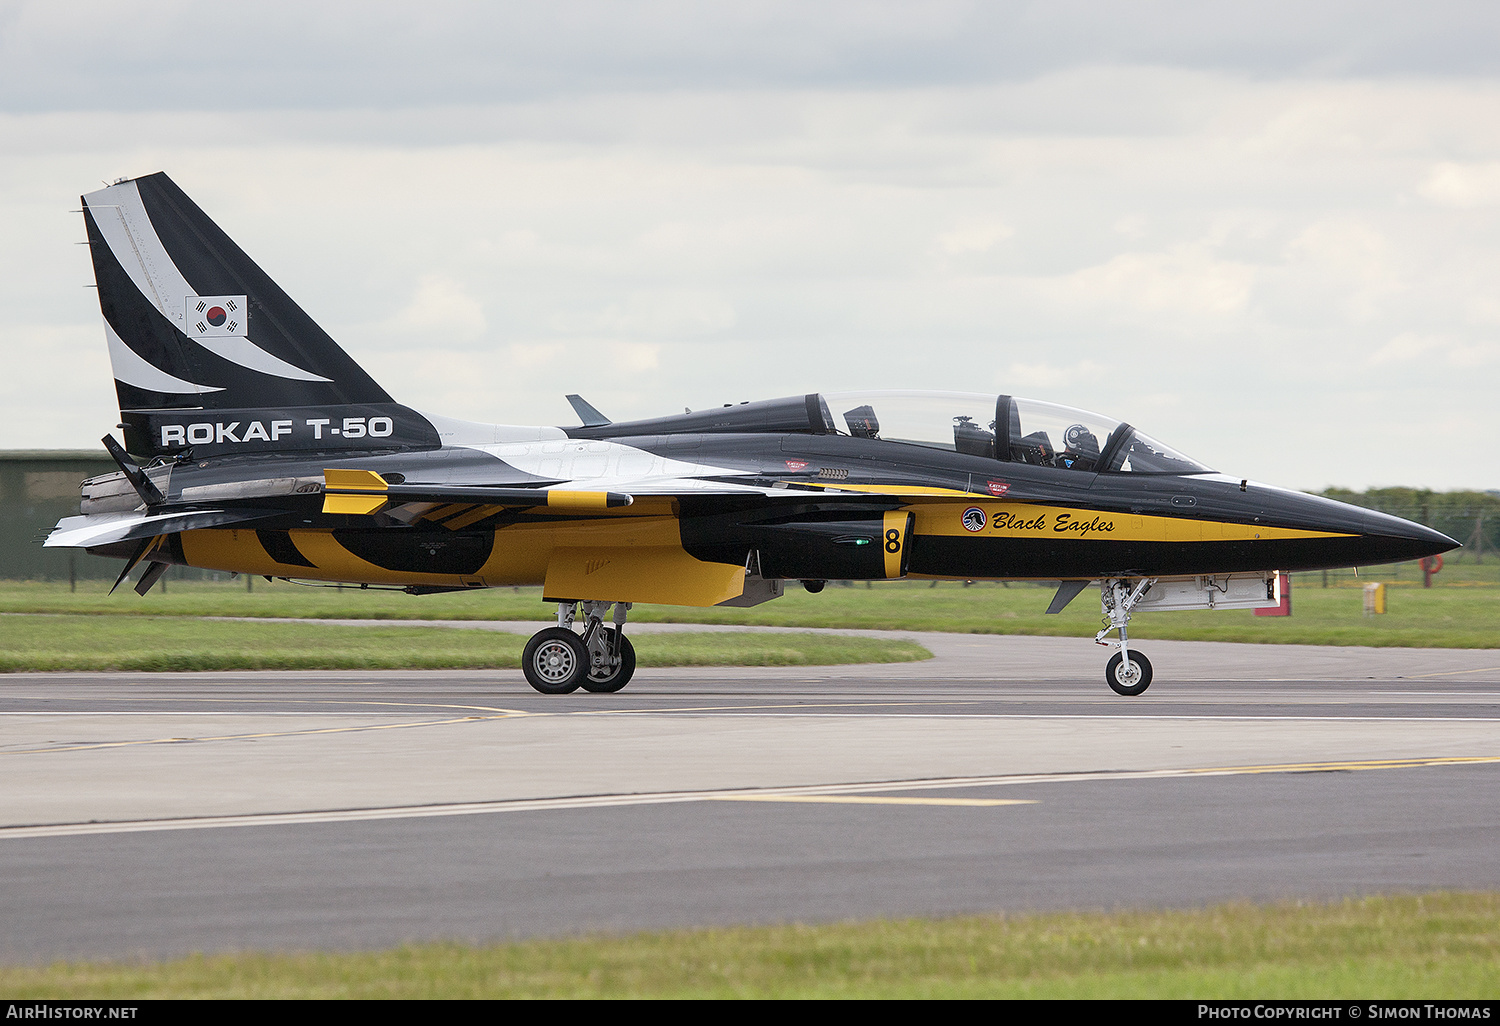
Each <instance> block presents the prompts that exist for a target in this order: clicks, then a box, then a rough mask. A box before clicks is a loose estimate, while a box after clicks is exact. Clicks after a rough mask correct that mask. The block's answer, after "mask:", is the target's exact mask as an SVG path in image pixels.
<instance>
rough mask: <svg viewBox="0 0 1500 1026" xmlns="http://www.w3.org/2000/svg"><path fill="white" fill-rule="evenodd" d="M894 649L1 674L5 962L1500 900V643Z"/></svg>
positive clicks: (0, 915)
mask: <svg viewBox="0 0 1500 1026" xmlns="http://www.w3.org/2000/svg"><path fill="white" fill-rule="evenodd" d="M385 625H386V626H389V625H390V624H389V623H386V624H385ZM468 626H472V625H468ZM492 626H494V625H492ZM537 626H538V625H536V624H526V625H520V626H517V625H498V629H517V630H523V631H526V632H530V631H532V630H535V629H536V628H537ZM652 629H657V630H670V629H691V630H701V629H703V628H700V627H693V628H681V627H678V628H674V627H672V626H669V625H660V626H657V625H641V626H640V627H638V628H637V627H635V626H632V628H631V630H632V631H633V632H636V633H644V632H646V631H648V630H652ZM844 633H860V632H844ZM898 636H902V637H911V638H914V639H916V640H918V641H920V642H921V643H923V644H925V645H926V646H927V647H928V648H929V649H930V650H931V651H933V652H934V653H935V655H936V658H934V659H933V660H930V661H927V662H922V663H905V664H892V665H885V666H843V667H810V668H809V667H802V668H790V669H774V668H773V669H763V668H756V669H695V668H676V669H650V668H642V669H641V670H640V671H638V673H637V676H636V679H635V681H633V682H632V683H631V685H630V686H629V687H628V688H627V689H626V690H625V691H623V692H621V693H619V694H616V695H592V694H587V693H583V692H580V693H577V694H574V695H570V696H563V697H548V696H543V695H539V694H536V693H535V692H533V691H531V690H530V689H529V688H528V687H526V685H525V683H524V681H523V680H522V678H521V675H520V673H519V671H486V672H460V673H454V672H404V673H403V672H379V673H361V672H314V673H307V672H285V673H193V674H11V675H5V676H4V677H0V779H3V782H4V787H3V789H0V879H3V880H4V881H5V882H6V885H5V887H4V888H3V892H0V924H3V925H0V960H3V961H7V962H40V961H47V960H50V959H55V958H63V957H67V958H74V957H139V956H147V957H153V956H165V955H172V954H179V953H184V952H190V951H220V950H234V949H245V948H255V949H267V948H277V949H287V948H355V947H384V946H389V945H394V944H399V943H402V942H404V941H410V940H427V939H462V940H485V939H492V938H506V937H522V936H537V935H558V934H568V933H576V932H584V931H594V930H608V931H612V932H619V931H630V930H637V929H648V928H657V927H663V926H697V925H713V924H732V923H758V922H783V921H793V920H804V921H827V920H836V919H860V918H869V917H876V916H905V915H945V914H954V913H964V912H985V911H1008V912H1018V911H1024V910H1034V909H1053V908H1064V907H1090V908H1112V907H1127V906H1143V905H1147V906H1160V905H1174V906H1189V905H1201V904H1204V903H1208V902H1215V901H1221V900H1229V899H1237V898H1246V899H1252V900H1266V899H1274V898H1280V897H1336V896H1340V895H1346V894H1362V893H1373V892H1393V891H1418V890H1432V889H1440V888H1454V889H1479V888H1494V887H1496V886H1500V845H1497V844H1496V841H1497V839H1500V803H1496V802H1495V801H1494V800H1493V797H1492V796H1493V794H1494V793H1495V789H1496V785H1497V783H1500V651H1495V650H1479V651H1473V650H1413V649H1337V648H1310V647H1300V646H1269V645H1268V646H1252V645H1223V644H1205V643H1191V642H1175V643H1173V642H1145V643H1142V648H1143V650H1144V651H1146V653H1147V654H1148V655H1149V656H1150V657H1151V659H1152V661H1153V663H1154V664H1155V666H1156V681H1155V683H1154V684H1153V685H1152V687H1151V689H1150V690H1149V691H1148V692H1146V694H1145V695H1143V696H1140V697H1138V698H1134V699H1124V698H1118V697H1116V696H1115V695H1113V694H1112V693H1111V692H1110V691H1108V689H1107V688H1106V687H1105V685H1104V682H1103V662H1104V655H1105V654H1106V653H1105V650H1104V649H1101V648H1095V647H1094V646H1092V645H1090V644H1088V643H1087V642H1086V641H1080V640H1077V639H1062V638H1020V637H996V636H977V635H941V634H918V633H909V632H899V633H898Z"/></svg>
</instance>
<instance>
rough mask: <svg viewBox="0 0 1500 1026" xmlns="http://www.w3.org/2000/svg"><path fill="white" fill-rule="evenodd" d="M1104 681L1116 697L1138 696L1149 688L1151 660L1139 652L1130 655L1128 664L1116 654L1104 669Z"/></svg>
mask: <svg viewBox="0 0 1500 1026" xmlns="http://www.w3.org/2000/svg"><path fill="white" fill-rule="evenodd" d="M1104 679H1105V681H1106V682H1108V684H1109V686H1110V688H1111V689H1112V690H1113V691H1114V693H1115V694H1117V695H1126V696H1130V695H1139V694H1140V693H1141V692H1142V691H1145V690H1146V689H1147V688H1149V687H1150V686H1151V660H1149V659H1147V658H1146V657H1145V656H1143V655H1141V654H1140V653H1139V652H1131V653H1130V663H1129V665H1126V663H1125V657H1124V656H1123V655H1122V654H1121V653H1119V652H1116V653H1115V654H1114V655H1113V656H1111V657H1110V660H1109V665H1107V666H1105V667H1104Z"/></svg>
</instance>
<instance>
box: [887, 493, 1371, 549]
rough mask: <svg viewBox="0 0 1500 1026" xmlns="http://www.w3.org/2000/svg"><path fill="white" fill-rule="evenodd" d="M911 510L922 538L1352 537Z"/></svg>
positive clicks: (1054, 513) (1018, 509) (1032, 508)
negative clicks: (965, 520) (965, 514)
mask: <svg viewBox="0 0 1500 1026" xmlns="http://www.w3.org/2000/svg"><path fill="white" fill-rule="evenodd" d="M910 509H911V510H912V512H913V513H915V514H916V517H917V523H916V533H917V534H926V535H941V536H947V537H952V538H1009V539H1018V538H1037V539H1041V538H1046V539H1051V540H1054V541H1070V540H1071V541H1082V540H1085V539H1087V540H1089V541H1152V542H1217V541H1255V540H1267V539H1287V538H1349V537H1352V535H1349V534H1347V533H1340V532H1334V531H1306V530H1301V529H1299V528H1290V527H1266V526H1264V525H1261V524H1233V523H1226V522H1224V521H1219V520H1193V519H1188V518H1186V517H1157V516H1150V515H1147V514H1143V513H1102V512H1100V511H1099V510H1095V509H1082V508H1073V507H1067V506H1040V505H1035V504H1033V503H1026V502H994V501H986V500H983V499H979V500H976V501H974V502H964V503H958V502H954V503H921V504H913V505H912V506H911V507H910ZM971 509H978V510H979V511H980V512H981V513H982V514H983V517H982V518H980V517H976V516H972V515H971V516H970V517H969V526H967V527H966V526H965V523H964V513H965V512H966V511H968V510H971Z"/></svg>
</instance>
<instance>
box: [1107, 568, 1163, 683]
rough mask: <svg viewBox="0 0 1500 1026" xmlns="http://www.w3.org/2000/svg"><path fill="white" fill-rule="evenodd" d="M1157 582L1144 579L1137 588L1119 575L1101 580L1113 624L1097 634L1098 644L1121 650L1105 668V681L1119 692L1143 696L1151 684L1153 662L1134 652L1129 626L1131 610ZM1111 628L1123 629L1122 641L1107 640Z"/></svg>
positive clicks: (1113, 629) (1151, 578)
mask: <svg viewBox="0 0 1500 1026" xmlns="http://www.w3.org/2000/svg"><path fill="white" fill-rule="evenodd" d="M1155 583H1156V579H1155V578H1154V577H1147V578H1142V579H1141V580H1140V581H1138V582H1137V583H1136V585H1135V587H1134V588H1132V587H1131V586H1130V582H1129V581H1128V580H1125V579H1122V578H1119V577H1111V578H1109V579H1108V580H1104V581H1100V582H1099V595H1100V598H1101V600H1102V602H1103V605H1104V615H1105V616H1107V617H1109V626H1108V627H1105V628H1104V629H1103V630H1102V631H1100V632H1099V633H1098V634H1096V635H1094V643H1095V644H1096V645H1115V646H1118V647H1119V649H1120V651H1118V652H1116V653H1115V654H1114V655H1113V656H1111V657H1110V660H1109V663H1108V664H1107V665H1106V666H1105V667H1104V681H1105V683H1107V684H1108V685H1109V686H1110V690H1112V691H1113V692H1114V693H1115V694H1117V695H1125V696H1127V697H1128V696H1134V695H1139V694H1140V693H1141V692H1143V691H1145V690H1146V689H1147V688H1149V687H1150V686H1151V661H1150V660H1149V659H1147V658H1146V657H1145V656H1144V655H1142V654H1141V653H1139V652H1132V651H1130V642H1129V640H1128V639H1127V637H1126V635H1125V625H1126V624H1128V623H1129V622H1130V611H1131V610H1132V609H1134V608H1135V605H1136V603H1137V602H1139V601H1140V600H1141V599H1142V598H1143V597H1144V596H1145V594H1146V592H1148V591H1150V590H1151V585H1153V584H1155ZM1110 631H1119V632H1120V640H1119V641H1106V640H1105V636H1106V635H1108V634H1109V632H1110Z"/></svg>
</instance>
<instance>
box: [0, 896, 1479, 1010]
mask: <svg viewBox="0 0 1500 1026" xmlns="http://www.w3.org/2000/svg"><path fill="white" fill-rule="evenodd" d="M1497 990H1500V895H1497V894H1494V893H1481V894H1431V895H1423V896H1411V897H1378V898H1364V899H1351V900H1345V901H1341V902H1335V903H1330V904H1307V903H1296V904H1292V903H1286V904H1278V905H1270V906H1255V905H1249V904H1232V905H1223V906H1218V907H1214V908H1208V909H1201V910H1193V911H1156V912H1114V913H1080V912H1067V913H1055V914H1046V915H1027V916H1015V917H1000V916H987V917H969V918H962V919H942V920H892V921H880V922H873V923H853V924H836V925H829V926H802V925H794V926H773V927H743V928H733V929H715V930H679V931H665V932H660V933H649V934H639V935H635V936H628V937H584V938H575V939H567V940H540V941H528V942H522V943H511V944H497V945H487V946H467V945H460V944H425V945H413V946H407V947H402V948H398V949H395V950H390V951H376V952H364V953H351V954H334V953H318V954H274V955H273V954H243V955H222V956H193V957H190V958H185V959H178V960H174V961H169V962H163V963H159V964H112V963H93V964H59V965H54V966H50V967H46V968H0V992H3V993H5V994H7V995H10V996H11V997H12V998H14V999H22V1000H24V999H36V998H55V999H69V998H114V999H131V998H140V999H148V998H539V997H564V998H619V997H653V998H664V997H676V998H726V997H741V998H765V997H774V998H807V997H822V998H934V997H944V998H975V997H990V998H1179V999H1180V998H1192V999H1213V998H1219V999H1234V998H1261V999H1269V998H1292V999H1296V998H1305V999H1327V998H1343V999H1375V998H1381V999H1418V998H1446V999H1469V998H1472V999H1479V1000H1492V999H1493V998H1494V995H1495V994H1496V992H1497Z"/></svg>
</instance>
